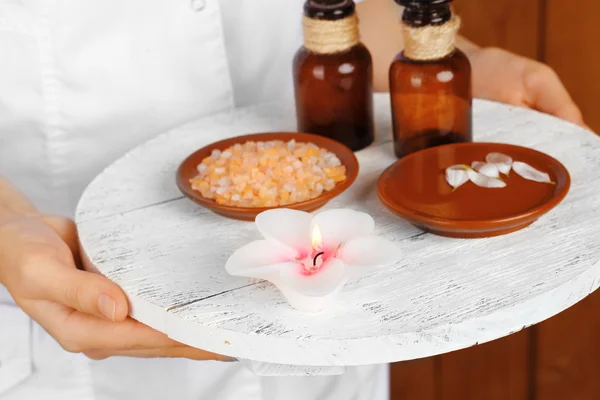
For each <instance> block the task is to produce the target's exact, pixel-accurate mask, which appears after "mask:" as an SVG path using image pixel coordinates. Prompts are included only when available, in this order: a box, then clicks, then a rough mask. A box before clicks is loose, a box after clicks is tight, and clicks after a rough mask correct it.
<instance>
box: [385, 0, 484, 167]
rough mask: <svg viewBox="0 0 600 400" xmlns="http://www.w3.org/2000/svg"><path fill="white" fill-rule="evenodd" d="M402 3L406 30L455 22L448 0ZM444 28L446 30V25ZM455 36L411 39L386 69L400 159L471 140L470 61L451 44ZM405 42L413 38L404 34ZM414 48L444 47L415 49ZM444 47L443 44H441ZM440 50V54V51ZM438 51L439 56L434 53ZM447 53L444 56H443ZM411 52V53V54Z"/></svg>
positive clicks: (398, 0) (395, 144) (395, 145)
mask: <svg viewBox="0 0 600 400" xmlns="http://www.w3.org/2000/svg"><path fill="white" fill-rule="evenodd" d="M396 2H397V3H399V4H400V5H404V6H406V8H405V10H404V13H403V16H402V23H403V24H404V29H405V31H406V30H407V29H412V32H418V30H421V31H422V30H423V29H427V28H431V27H433V28H434V29H436V28H435V27H438V28H441V27H442V26H443V25H444V24H448V23H451V22H454V20H453V16H452V12H451V10H450V7H449V5H448V4H447V3H449V2H450V0H396ZM444 29H446V28H444ZM449 31H450V32H449V33H446V35H454V36H453V37H446V38H444V39H442V40H441V42H440V40H439V37H438V40H437V41H432V42H431V43H427V42H426V41H423V42H421V43H418V42H415V43H413V47H412V48H411V50H412V53H414V54H416V55H417V56H415V55H414V54H411V53H409V52H408V51H407V50H408V43H405V44H407V49H406V50H405V51H403V52H402V53H400V54H399V55H398V56H396V58H395V59H394V61H393V63H392V65H391V67H390V96H391V103H392V117H393V129H394V150H395V153H396V156H398V157H399V158H401V157H404V156H406V155H408V154H411V153H414V152H416V151H419V150H423V149H426V148H429V147H434V146H439V145H444V144H450V143H460V142H470V141H472V139H473V137H472V94H471V64H470V63H469V60H468V58H467V57H466V55H465V54H464V53H463V52H462V51H460V50H459V49H457V48H454V47H453V45H451V47H450V48H449V51H445V50H444V48H446V49H448V43H449V41H450V43H453V41H454V37H455V36H456V34H455V33H453V32H452V30H451V29H450V30H449ZM406 36H407V35H405V42H408V41H409V40H411V39H410V38H407V37H406ZM415 45H416V46H440V45H441V46H442V48H441V49H439V51H437V50H436V49H435V48H430V49H427V48H424V49H422V51H421V49H419V47H415ZM444 46H445V47H444ZM440 52H441V53H440ZM436 53H437V54H438V55H442V56H441V57H436ZM444 53H447V54H444ZM411 56H412V57H411Z"/></svg>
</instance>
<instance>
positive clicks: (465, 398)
mask: <svg viewBox="0 0 600 400" xmlns="http://www.w3.org/2000/svg"><path fill="white" fill-rule="evenodd" d="M455 6H456V8H457V10H458V12H459V13H460V15H461V16H462V18H463V29H462V34H464V35H465V36H466V37H467V38H470V39H471V40H474V41H475V42H477V43H478V44H479V45H484V46H498V47H502V48H505V49H508V50H511V51H513V52H515V53H518V54H521V55H524V56H527V57H531V58H536V59H538V60H540V61H544V62H546V63H548V64H549V65H550V66H552V67H553V68H554V69H555V70H556V72H557V73H558V74H559V76H560V77H561V79H562V80H563V82H564V83H565V85H566V87H567V89H568V90H569V91H570V93H571V95H572V96H573V98H574V99H575V101H576V102H577V104H578V105H579V107H580V108H581V110H582V111H583V114H584V117H585V120H586V122H587V124H588V125H589V126H590V127H591V128H592V129H594V130H595V131H596V132H600V113H599V112H597V111H596V108H597V102H598V100H597V97H598V96H600V44H597V42H598V41H600V20H599V18H598V15H600V1H599V0H456V1H455ZM591 167H594V168H598V167H600V166H591ZM599 201H600V199H599ZM391 382H392V387H391V392H392V396H391V397H392V400H596V399H600V291H599V292H596V293H595V294H592V295H591V296H589V297H588V298H587V299H585V300H584V301H582V302H581V303H579V304H578V305H576V306H575V307H573V308H571V309H569V310H567V311H565V312H563V313H561V314H559V315H557V316H556V317H554V318H551V319H549V320H547V321H545V322H543V323H542V324H539V325H537V326H535V327H533V328H530V329H528V330H525V331H522V332H520V333H518V334H515V335H512V336H509V337H507V338H504V339H501V340H498V341H495V342H491V343H488V344H485V345H481V346H476V347H473V348H470V349H467V350H462V351H458V352H455V353H450V354H446V355H443V356H439V357H435V358H429V359H423V360H416V361H411V362H405V363H398V364H394V365H392V367H391Z"/></svg>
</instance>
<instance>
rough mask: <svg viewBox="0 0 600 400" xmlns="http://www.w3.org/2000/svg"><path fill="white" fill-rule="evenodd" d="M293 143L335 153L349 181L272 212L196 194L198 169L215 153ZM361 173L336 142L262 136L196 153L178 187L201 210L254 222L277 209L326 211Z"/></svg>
mask: <svg viewBox="0 0 600 400" xmlns="http://www.w3.org/2000/svg"><path fill="white" fill-rule="evenodd" d="M292 139H295V140H296V142H299V143H300V142H302V143H308V142H310V143H314V144H315V145H317V146H319V147H321V148H325V149H327V150H329V151H331V152H332V153H334V154H335V155H336V156H337V157H338V158H339V159H340V161H341V162H342V164H343V165H344V166H345V167H346V177H347V179H346V180H345V181H344V182H340V183H338V184H337V185H336V186H335V188H333V189H332V190H331V191H328V192H324V193H323V194H322V195H321V196H319V197H316V198H314V199H311V200H307V201H303V202H299V203H294V204H288V205H286V206H284V207H269V208H252V207H235V206H229V205H221V204H217V202H215V201H214V200H212V199H208V198H205V197H203V196H202V194H200V192H198V191H196V190H193V189H192V187H191V185H190V179H192V178H193V177H195V176H196V174H197V170H196V167H197V166H198V164H200V163H201V162H202V160H203V159H204V158H206V157H208V156H209V155H210V154H211V153H212V151H213V150H215V149H218V150H225V149H226V148H228V147H230V146H233V145H234V144H237V143H240V144H243V143H245V142H247V141H250V140H252V141H256V142H265V141H270V140H283V141H289V140H292ZM358 170H359V166H358V160H357V159H356V156H355V155H354V153H353V152H352V150H350V149H349V148H348V147H346V146H344V145H343V144H341V143H339V142H337V141H334V140H332V139H329V138H326V137H323V136H318V135H313V134H308V133H295V132H270V133H258V134H250V135H244V136H238V137H233V138H230V139H225V140H222V141H219V142H216V143H213V144H210V145H208V146H206V147H204V148H202V149H200V150H198V151H196V152H194V153H193V154H191V155H190V156H189V157H188V158H186V159H185V160H184V161H183V163H182V164H181V165H180V166H179V169H178V170H177V186H178V187H179V190H180V191H181V192H182V193H183V194H184V195H185V196H187V197H188V198H189V199H191V200H192V201H194V202H196V203H197V204H199V205H201V206H204V207H206V208H208V209H209V210H212V211H213V212H215V213H217V214H219V215H222V216H224V217H228V218H233V219H238V220H244V221H254V219H255V218H256V216H257V215H258V214H260V213H261V212H263V211H266V210H270V209H274V208H291V209H294V210H302V211H307V212H311V211H315V210H317V209H319V208H321V207H323V206H324V205H325V204H327V202H329V201H330V200H331V199H333V198H335V197H336V196H338V195H340V194H341V193H343V192H344V191H345V190H346V189H348V187H350V185H352V183H353V182H354V181H355V180H356V177H357V176H358Z"/></svg>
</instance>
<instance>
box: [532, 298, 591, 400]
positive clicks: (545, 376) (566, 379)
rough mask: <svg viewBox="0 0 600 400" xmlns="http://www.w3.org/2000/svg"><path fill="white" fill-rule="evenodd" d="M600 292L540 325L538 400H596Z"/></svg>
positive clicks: (537, 363)
mask: <svg viewBox="0 0 600 400" xmlns="http://www.w3.org/2000/svg"><path fill="white" fill-rule="evenodd" d="M599 309H600V292H596V293H594V294H592V295H591V296H589V297H588V298H586V299H585V300H583V301H582V302H581V303H579V304H578V305H576V306H575V307H573V308H571V309H569V310H567V311H565V312H564V313H562V314H560V315H558V316H556V317H554V318H551V319H549V320H548V321H546V322H544V323H542V324H541V325H539V326H538V332H537V337H538V340H537V362H536V369H537V382H536V392H537V399H536V400H563V399H570V400H595V399H597V398H598V396H599V393H600V380H599V379H598V376H599V375H600V359H599V358H598V355H599V354H600V319H599V318H598V310H599Z"/></svg>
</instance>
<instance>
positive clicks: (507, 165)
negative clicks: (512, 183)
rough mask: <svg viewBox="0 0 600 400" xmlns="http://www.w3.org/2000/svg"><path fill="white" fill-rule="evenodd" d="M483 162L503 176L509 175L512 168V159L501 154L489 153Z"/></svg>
mask: <svg viewBox="0 0 600 400" xmlns="http://www.w3.org/2000/svg"><path fill="white" fill-rule="evenodd" d="M485 161H486V162H487V163H489V164H494V165H496V167H497V168H498V171H500V172H501V173H503V174H504V175H507V176H508V174H510V169H511V168H512V164H513V159H512V158H510V157H509V156H507V155H506V154H502V153H490V154H488V155H487V156H486V157H485Z"/></svg>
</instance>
